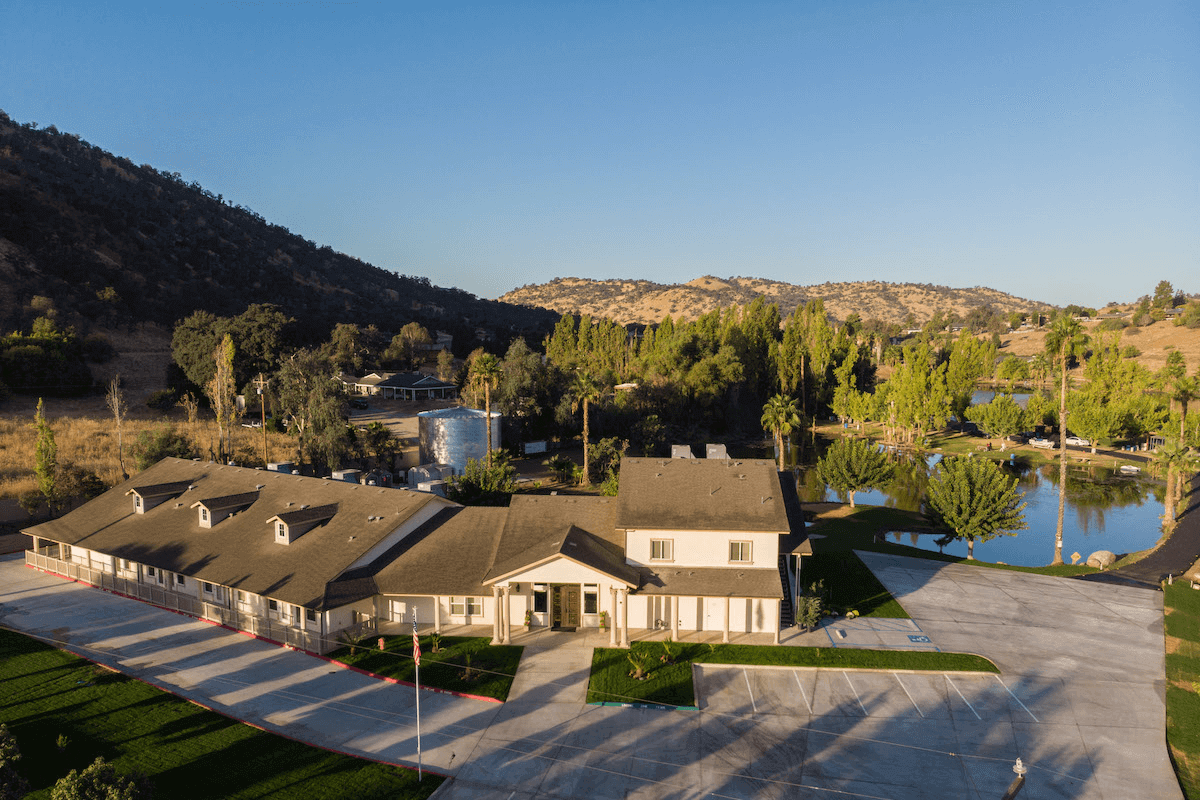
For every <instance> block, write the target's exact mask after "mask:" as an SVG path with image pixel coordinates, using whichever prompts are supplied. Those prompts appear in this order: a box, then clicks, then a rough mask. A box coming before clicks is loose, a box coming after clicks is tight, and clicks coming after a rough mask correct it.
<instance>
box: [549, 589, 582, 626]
mask: <svg viewBox="0 0 1200 800" xmlns="http://www.w3.org/2000/svg"><path fill="white" fill-rule="evenodd" d="M579 605H580V588H579V584H566V585H559V586H551V587H550V625H551V627H555V628H578V627H579Z"/></svg>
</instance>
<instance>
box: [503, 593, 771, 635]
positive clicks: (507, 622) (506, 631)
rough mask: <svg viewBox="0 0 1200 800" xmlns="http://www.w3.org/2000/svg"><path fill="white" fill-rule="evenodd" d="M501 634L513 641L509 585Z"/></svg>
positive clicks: (505, 596) (505, 598)
mask: <svg viewBox="0 0 1200 800" xmlns="http://www.w3.org/2000/svg"><path fill="white" fill-rule="evenodd" d="M776 627H778V625H777V626H776ZM501 634H502V635H503V638H502V639H501V643H502V644H510V643H511V642H512V592H511V591H510V590H509V588H508V587H507V586H505V587H504V628H503V630H501Z"/></svg>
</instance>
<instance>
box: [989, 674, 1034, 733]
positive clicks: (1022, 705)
mask: <svg viewBox="0 0 1200 800" xmlns="http://www.w3.org/2000/svg"><path fill="white" fill-rule="evenodd" d="M996 680H998V681H1000V685H1001V686H1003V687H1004V690H1005V691H1007V692H1008V693H1009V694H1012V699H1013V700H1016V701H1017V702H1018V703H1021V698H1019V697H1017V696H1016V695H1015V694H1013V690H1012V689H1009V688H1008V684H1006V683H1005V682H1004V681H1002V680H1000V676H999V675H997V676H996ZM1021 708H1023V709H1025V713H1026V714H1028V715H1029V716H1030V717H1033V721H1034V722H1038V723H1040V722H1041V720H1040V719H1038V718H1037V717H1034V716H1033V712H1032V711H1030V710H1029V706H1027V705H1025V704H1024V703H1021Z"/></svg>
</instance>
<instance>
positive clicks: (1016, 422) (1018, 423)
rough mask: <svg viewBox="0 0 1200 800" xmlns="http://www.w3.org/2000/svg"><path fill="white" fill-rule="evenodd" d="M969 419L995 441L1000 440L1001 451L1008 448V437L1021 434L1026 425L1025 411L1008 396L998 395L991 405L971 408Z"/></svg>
mask: <svg viewBox="0 0 1200 800" xmlns="http://www.w3.org/2000/svg"><path fill="white" fill-rule="evenodd" d="M966 415H967V419H969V420H970V421H971V422H974V423H975V424H976V425H978V426H979V428H980V430H982V431H983V432H984V433H986V434H987V435H988V436H989V437H991V438H993V439H999V440H1000V449H1001V450H1006V449H1007V448H1008V437H1009V436H1012V435H1013V434H1014V433H1020V432H1021V430H1022V428H1023V427H1024V425H1025V410H1024V409H1023V408H1021V407H1020V406H1019V405H1017V403H1016V401H1015V400H1013V399H1012V397H1011V396H1009V395H1007V394H1001V395H997V396H996V397H994V398H993V399H992V401H991V402H990V403H983V404H981V405H977V406H971V407H970V408H968V409H967V412H966Z"/></svg>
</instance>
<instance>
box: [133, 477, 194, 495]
mask: <svg viewBox="0 0 1200 800" xmlns="http://www.w3.org/2000/svg"><path fill="white" fill-rule="evenodd" d="M142 475H145V473H142ZM138 477H139V478H140V477H141V475H139V476H138ZM131 480H132V479H131ZM190 485H191V481H170V482H168V483H151V484H147V485H145V486H130V487H129V488H128V490H127V491H126V492H125V494H126V495H130V494H137V495H141V496H142V497H165V496H167V495H172V494H179V493H180V492H183V491H184V490H186V489H187V488H188V487H189V486H190Z"/></svg>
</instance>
